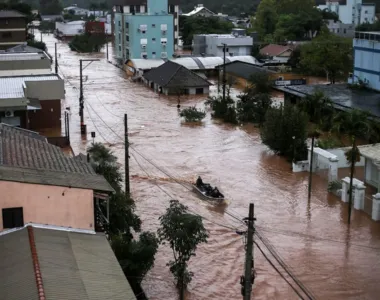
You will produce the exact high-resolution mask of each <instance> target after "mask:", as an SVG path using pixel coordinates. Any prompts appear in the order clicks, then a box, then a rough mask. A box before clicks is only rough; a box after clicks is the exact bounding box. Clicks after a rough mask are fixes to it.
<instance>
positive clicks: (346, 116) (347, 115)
mask: <svg viewBox="0 0 380 300" xmlns="http://www.w3.org/2000/svg"><path fill="white" fill-rule="evenodd" d="M369 117H370V114H369V113H368V112H365V111H360V110H357V109H351V110H349V111H347V112H340V113H338V114H337V115H336V117H335V118H334V124H335V126H334V128H333V130H334V131H336V132H337V133H339V134H344V135H346V136H348V137H349V138H350V140H351V149H350V150H349V151H347V152H346V153H345V154H346V158H347V161H348V162H349V163H350V164H351V173H350V189H349V198H348V223H350V222H351V205H352V182H353V178H354V173H355V163H356V162H358V161H360V151H359V148H358V147H357V139H358V138H359V137H360V138H369V137H370V136H371V134H372V131H373V127H372V122H371V121H370V120H369Z"/></svg>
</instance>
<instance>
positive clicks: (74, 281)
mask: <svg viewBox="0 0 380 300" xmlns="http://www.w3.org/2000/svg"><path fill="white" fill-rule="evenodd" d="M33 230H34V235H35V241H36V248H37V253H38V258H39V262H40V268H41V274H42V280H43V283H44V289H45V294H46V298H47V299H49V300H62V299H65V300H78V299H81V300H104V299H108V300H125V299H128V300H135V299H136V297H135V295H134V294H133V291H132V289H131V287H130V285H129V283H128V281H127V279H126V278H125V276H124V274H123V271H122V269H121V267H120V265H119V263H118V261H117V260H116V257H115V254H114V253H113V252H112V249H111V247H110V245H109V242H108V241H107V239H106V237H105V235H104V234H96V235H92V234H91V235H90V234H82V233H73V232H65V231H56V230H50V229H39V228H34V229H33Z"/></svg>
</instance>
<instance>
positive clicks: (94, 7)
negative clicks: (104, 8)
mask: <svg viewBox="0 0 380 300" xmlns="http://www.w3.org/2000/svg"><path fill="white" fill-rule="evenodd" d="M98 8H99V5H98V3H95V2H91V3H90V10H91V11H92V12H93V15H94V16H95V11H96V10H97V9H98Z"/></svg>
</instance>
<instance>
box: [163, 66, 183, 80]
mask: <svg viewBox="0 0 380 300" xmlns="http://www.w3.org/2000/svg"><path fill="white" fill-rule="evenodd" d="M165 63H172V64H175V65H177V66H178V67H177V70H176V71H175V72H174V73H173V74H172V76H170V78H169V79H168V81H167V82H166V83H165V85H168V84H169V82H170V81H172V79H173V78H174V76H175V75H176V74H177V73H178V71H179V70H180V69H181V67H183V66H182V65H180V64H177V63H175V62H173V61H171V60H168V61H167V62H165ZM165 63H164V64H165Z"/></svg>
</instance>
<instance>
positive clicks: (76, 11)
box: [63, 5, 90, 16]
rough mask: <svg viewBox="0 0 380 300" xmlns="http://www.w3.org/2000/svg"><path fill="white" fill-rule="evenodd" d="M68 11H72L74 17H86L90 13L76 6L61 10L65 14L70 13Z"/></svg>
mask: <svg viewBox="0 0 380 300" xmlns="http://www.w3.org/2000/svg"><path fill="white" fill-rule="evenodd" d="M70 11H73V12H74V15H76V16H87V15H88V14H89V12H90V11H89V10H88V9H85V8H80V7H78V6H76V5H73V6H68V7H65V8H64V9H63V12H64V13H66V14H68V13H70Z"/></svg>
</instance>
